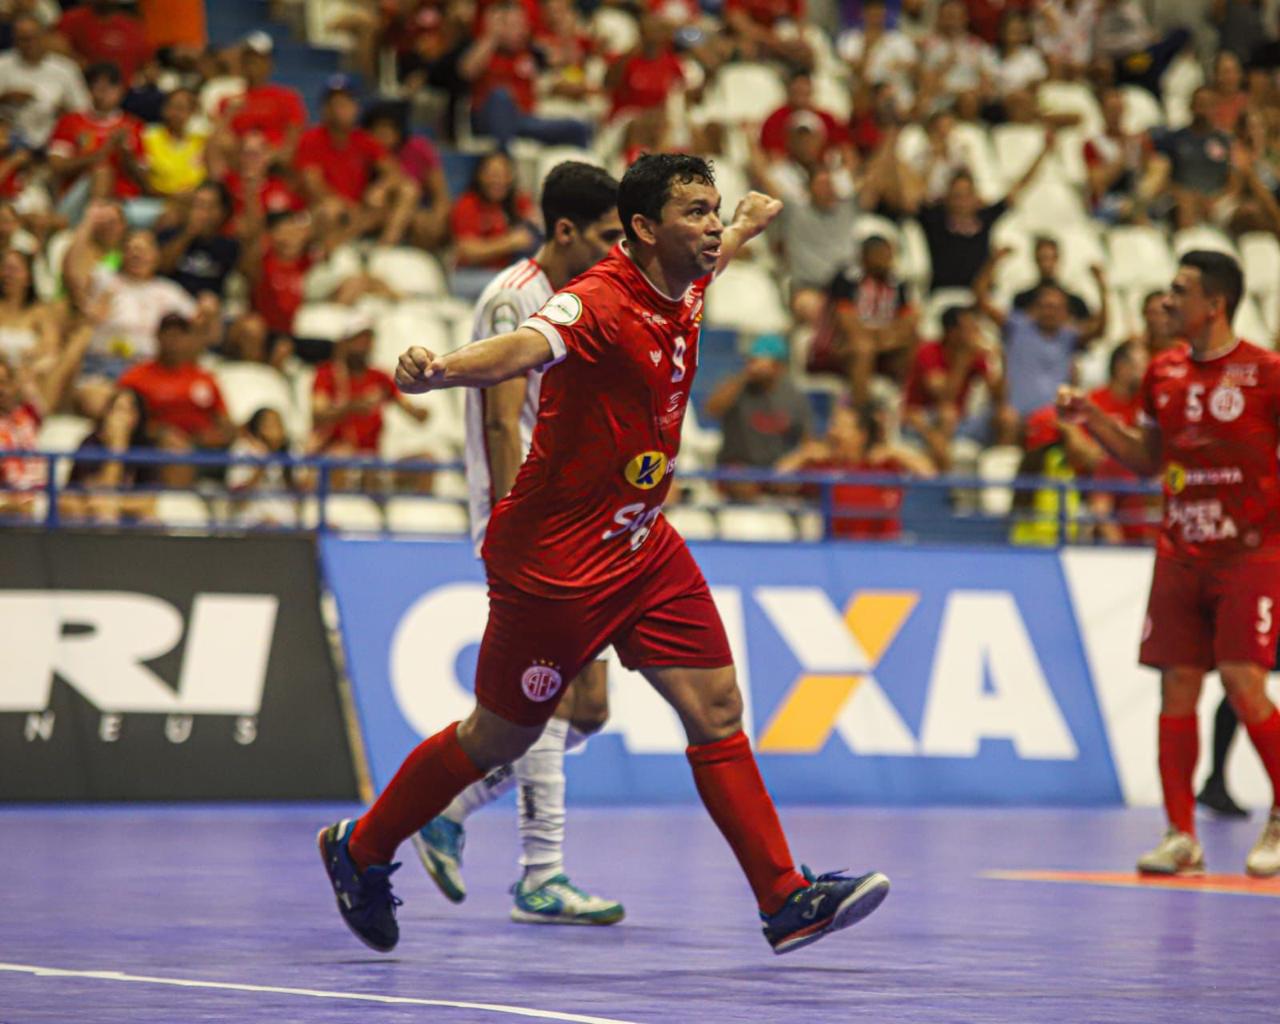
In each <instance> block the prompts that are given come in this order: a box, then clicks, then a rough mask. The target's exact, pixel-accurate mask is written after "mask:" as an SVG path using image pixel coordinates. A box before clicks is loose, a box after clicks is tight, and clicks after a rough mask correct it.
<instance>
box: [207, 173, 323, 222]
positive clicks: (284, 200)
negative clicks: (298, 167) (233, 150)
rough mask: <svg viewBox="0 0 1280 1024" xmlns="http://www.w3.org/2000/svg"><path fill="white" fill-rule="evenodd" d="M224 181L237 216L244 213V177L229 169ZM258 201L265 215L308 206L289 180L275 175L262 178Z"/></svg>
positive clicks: (302, 208) (303, 208)
mask: <svg viewBox="0 0 1280 1024" xmlns="http://www.w3.org/2000/svg"><path fill="white" fill-rule="evenodd" d="M222 183H223V184H224V185H226V186H227V191H228V192H230V193H231V207H232V209H233V210H234V211H235V214H236V216H237V217H238V216H240V214H242V213H244V207H245V194H244V179H243V178H241V177H240V175H239V174H237V173H236V172H235V171H228V172H227V176H226V177H225V178H224V179H223V180H222ZM258 203H259V205H260V206H261V207H262V213H263V216H266V215H267V214H271V213H283V212H284V211H286V210H289V211H297V210H305V209H306V208H307V203H306V200H305V199H303V198H302V196H300V195H298V193H297V192H295V191H294V190H293V189H292V188H291V187H290V186H289V183H288V182H287V181H285V180H284V179H283V178H275V177H271V178H264V179H262V184H261V185H260V186H259V187H258Z"/></svg>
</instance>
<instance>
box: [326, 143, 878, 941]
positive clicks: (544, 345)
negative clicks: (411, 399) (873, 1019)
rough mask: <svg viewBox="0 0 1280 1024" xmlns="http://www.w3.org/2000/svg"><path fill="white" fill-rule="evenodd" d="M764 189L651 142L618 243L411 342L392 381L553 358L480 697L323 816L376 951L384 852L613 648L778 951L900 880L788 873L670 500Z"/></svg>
mask: <svg viewBox="0 0 1280 1024" xmlns="http://www.w3.org/2000/svg"><path fill="white" fill-rule="evenodd" d="M781 206H782V204H781V203H780V202H778V201H777V200H774V199H770V198H769V197H768V196H764V195H761V194H759V193H751V194H749V195H748V196H747V197H746V198H745V199H744V200H743V201H742V202H741V203H740V204H739V206H738V209H737V211H736V212H735V214H734V219H733V222H732V223H731V224H730V225H729V226H728V227H725V226H724V225H723V224H722V223H721V221H720V215H719V207H720V196H719V193H718V192H717V191H716V188H715V179H714V175H713V173H712V169H711V167H710V165H709V164H707V163H706V162H705V161H703V160H701V159H698V158H697V157H692V156H684V155H674V154H663V155H651V156H644V157H641V158H640V159H639V160H637V161H636V162H635V163H634V164H633V165H632V166H631V168H630V169H629V170H628V171H627V173H626V176H625V177H624V178H623V180H622V183H621V185H620V187H619V190H618V214H619V217H620V219H621V221H622V225H623V229H624V230H625V232H626V236H627V237H626V241H625V242H624V243H622V244H621V245H619V246H618V247H617V248H615V249H614V250H613V252H612V253H611V254H610V255H609V256H608V257H606V258H605V259H604V260H602V261H601V262H600V263H598V264H596V266H595V267H594V268H592V269H591V270H589V271H587V272H586V273H585V274H583V275H582V276H581V277H579V278H577V279H575V280H574V281H573V282H571V283H570V284H569V285H568V286H566V287H565V288H564V289H562V290H561V291H559V292H557V293H556V294H555V295H553V296H552V297H551V299H549V300H548V301H547V304H546V305H545V306H543V308H542V309H541V311H540V312H538V313H537V314H536V315H534V316H533V317H531V318H529V319H528V320H526V321H525V322H524V323H523V324H521V325H520V326H519V327H518V328H517V329H516V330H514V331H512V332H510V333H508V334H501V335H498V336H497V337H494V338H489V339H486V340H483V341H477V342H473V343H472V344H470V345H467V346H465V347H463V348H461V349H459V350H458V351H456V352H452V353H449V354H448V355H444V356H436V355H434V354H432V353H431V352H428V351H427V350H425V349H423V348H418V347H414V348H411V349H409V350H408V351H407V352H405V353H404V354H403V355H402V356H401V357H400V364H399V366H398V367H397V370H396V383H397V384H398V385H399V387H400V388H401V389H402V390H404V391H407V392H411V393H419V392H424V391H432V390H435V389H438V388H446V387H488V386H491V385H493V384H496V383H497V382H499V381H502V380H506V379H508V378H511V377H516V376H519V375H522V374H524V373H526V372H528V371H529V370H531V369H536V368H540V367H541V368H545V372H544V374H543V380H542V396H541V404H540V411H539V416H538V421H537V426H536V427H535V428H534V433H533V442H532V447H531V449H530V453H529V456H528V458H527V459H526V460H525V462H524V464H523V465H522V466H521V468H520V472H519V474H518V475H517V477H516V482H515V486H514V487H513V488H512V490H511V493H510V494H509V495H508V496H507V497H506V498H504V499H503V500H502V501H501V502H499V503H498V505H497V506H496V508H495V509H494V511H493V514H492V517H491V519H490V522H489V528H488V533H487V535H486V539H485V545H484V550H483V557H484V562H485V566H486V570H487V572H488V576H489V622H488V626H487V628H486V630H485V634H484V639H483V640H482V642H481V645H480V656H479V662H478V665H477V668H476V700H477V705H476V708H475V710H474V711H472V713H471V714H470V715H469V716H468V717H467V719H466V721H464V722H461V723H454V724H453V725H450V726H449V727H447V728H446V729H443V730H442V731H441V732H439V733H437V734H436V735H435V736H432V737H430V738H429V739H427V740H425V741H424V742H423V743H422V744H420V745H419V746H418V747H417V749H415V750H414V751H413V752H412V753H411V754H410V755H409V756H408V758H406V760H405V762H404V764H403V765H402V766H401V768H400V770H399V771H398V772H397V773H396V776H395V778H393V779H392V780H391V783H390V784H389V785H388V786H387V788H386V789H385V790H384V791H383V793H382V795H381V796H380V797H379V798H378V800H377V802H376V803H375V804H374V805H373V807H372V808H370V809H369V811H368V812H367V813H366V814H365V815H364V816H363V817H361V818H360V819H359V820H358V821H354V822H352V821H342V822H339V823H338V824H336V825H333V826H331V827H329V828H327V829H325V830H324V831H322V832H321V833H320V837H319V843H320V852H321V856H322V858H323V860H324V864H325V869H326V871H327V872H328V874H329V878H330V881H331V883H332V885H333V889H334V893H335V895H336V896H337V900H338V909H339V912H340V913H341V914H342V917H343V919H344V920H345V921H346V923H347V925H348V927H350V928H351V930H352V931H353V932H354V933H355V934H356V935H357V936H358V937H359V938H360V939H361V940H363V941H364V942H365V943H366V944H368V945H369V946H371V947H373V948H374V949H378V950H384V951H385V950H389V949H391V948H393V947H394V946H395V944H396V942H397V940H398V938H399V929H398V926H397V924H396V919H395V906H396V905H397V904H398V902H399V901H398V899H397V898H396V897H395V896H394V895H392V893H391V885H390V875H391V873H392V872H393V871H394V870H395V869H396V867H397V866H398V865H395V864H392V863H390V862H391V859H392V857H393V856H394V854H395V851H396V848H397V847H398V846H399V844H400V843H401V842H402V841H404V840H405V839H407V838H408V837H409V836H410V835H411V834H412V833H414V832H415V831H416V830H418V829H419V828H421V827H422V826H423V825H424V824H426V822H427V821H429V820H430V819H432V818H433V817H435V816H436V815H437V814H439V813H440V811H441V810H442V809H443V808H444V807H445V805H446V804H448V803H449V801H450V800H451V799H452V798H453V797H454V796H455V795H456V794H457V793H458V792H460V791H461V790H462V789H463V787H465V786H468V785H470V784H471V783H472V782H474V781H476V780H477V779H479V778H481V777H482V776H483V775H484V774H485V773H486V772H487V771H489V770H491V769H492V768H494V767H496V766H498V765H500V764H505V763H507V762H509V761H513V760H515V759H516V758H517V757H519V756H520V755H521V754H522V753H523V752H524V751H525V750H526V749H527V748H528V747H529V745H530V744H531V743H532V742H533V741H534V740H535V739H536V738H537V737H538V735H539V733H540V732H541V731H542V727H543V725H544V724H545V723H546V721H547V719H548V718H550V716H551V714H552V712H553V711H554V710H555V707H556V703H557V701H558V699H559V697H560V694H561V691H562V688H563V685H564V680H566V679H571V678H573V677H574V676H575V675H576V674H577V673H578V672H579V671H580V670H581V669H582V667H583V666H584V665H586V664H587V663H588V662H589V661H591V659H593V658H594V657H595V656H596V654H597V653H598V652H599V651H600V650H601V649H602V648H604V647H605V646H606V645H609V644H612V645H613V647H614V649H615V650H616V651H617V653H618V656H619V658H620V659H621V661H622V663H623V664H624V665H626V666H627V667H629V668H633V669H637V670H639V671H640V672H642V673H643V674H644V676H645V677H646V678H647V679H648V680H649V682H650V683H651V684H652V685H653V687H654V688H655V689H656V690H657V691H658V692H659V693H660V694H661V695H662V696H663V697H664V698H665V699H666V700H667V702H668V703H670V704H671V706H672V707H673V708H674V709H675V711H676V712H677V714H678V715H679V716H680V720H681V722H682V724H683V725H684V728H685V732H686V734H687V735H688V738H689V744H690V745H689V748H688V752H687V753H688V758H689V762H690V765H691V766H692V768H693V775H694V781H695V783H696V785H697V789H698V793H699V795H700V796H701V797H702V801H703V803H704V804H705V805H706V807H707V810H708V811H709V812H710V814H711V817H712V819H713V820H714V821H715V823H716V825H717V826H718V827H719V828H720V831H721V832H722V833H723V835H724V836H725V839H726V840H728V842H729V845H730V847H732V849H733V852H734V854H735V855H736V856H737V858H738V862H739V864H740V865H741V866H742V869H743V871H744V873H745V874H746V876H747V880H748V881H749V883H750V885H751V888H752V890H753V892H754V894H755V897H756V901H757V903H758V905H759V907H760V913H761V916H762V918H763V920H764V922H765V926H764V934H765V938H766V939H767V940H768V942H769V944H770V945H771V946H772V947H773V949H774V951H775V952H777V953H785V952H788V951H790V950H792V949H796V948H799V947H800V946H802V945H804V944H806V943H809V942H812V941H814V940H816V939H818V938H821V937H822V936H823V935H825V934H827V933H828V932H832V931H835V930H837V929H840V928H844V927H847V926H849V925H851V924H853V923H855V922H856V921H858V920H861V919H862V918H863V917H865V916H866V915H867V914H869V913H871V911H872V910H874V909H875V908H876V907H877V906H878V905H879V904H880V902H881V901H882V900H883V899H884V897H885V895H886V894H887V892H888V889H889V880H888V879H887V878H885V876H884V875H882V874H879V873H878V872H871V873H869V874H866V875H862V876H860V877H857V878H850V877H846V876H844V875H841V874H837V873H831V874H827V875H821V876H818V877H816V878H815V877H814V876H813V875H812V874H810V873H809V872H808V871H807V870H805V871H804V873H801V872H800V871H797V870H796V868H795V866H794V863H793V861H792V859H791V854H790V851H789V850H788V848H787V841H786V837H785V836H784V835H783V832H782V827H781V825H780V824H779V822H778V816H777V813H776V811H775V810H774V807H773V803H772V801H771V799H770V798H769V794H768V793H767V792H766V790H765V788H764V783H763V781H762V779H761V778H760V772H759V770H758V769H757V767H756V763H755V758H754V756H753V754H752V752H751V746H750V744H749V742H748V741H747V737H746V735H745V733H743V731H742V718H741V716H742V696H741V694H740V693H739V691H738V684H737V677H736V675H735V672H734V667H733V659H732V655H731V654H730V652H729V645H728V641H727V640H726V637H725V632H724V627H723V625H722V624H721V621H720V617H719V614H718V613H717V611H716V607H715V604H714V602H713V601H712V598H711V593H710V590H709V589H708V587H707V584H706V581H705V580H704V579H703V577H702V573H701V572H700V571H699V569H698V567H697V565H696V564H695V562H694V561H693V558H692V557H691V556H690V554H689V551H688V549H687V548H686V547H685V544H684V541H683V540H681V538H680V536H679V535H678V534H677V533H676V532H675V530H673V529H672V528H671V526H670V525H669V524H668V523H667V521H666V519H665V518H663V516H662V504H663V501H664V500H665V499H666V496H667V492H668V490H669V489H670V486H671V475H672V472H673V469H674V463H675V458H676V453H677V451H678V449H679V444H680V426H681V422H682V420H683V418H684V410H685V405H686V404H687V402H688V396H689V388H690V385H691V383H692V381H693V375H694V373H695V371H696V370H697V363H698V336H699V331H700V322H701V319H702V306H703V295H704V292H705V290H706V288H707V285H708V284H709V283H710V282H711V280H712V279H713V278H714V276H715V274H716V273H717V272H718V271H719V270H720V269H721V268H722V267H724V266H725V265H726V264H727V263H728V262H729V260H731V259H732V258H733V256H734V254H735V253H736V252H737V251H738V250H739V249H740V248H741V247H742V246H743V245H744V244H745V243H746V242H748V241H749V240H750V239H752V238H753V237H755V236H756V235H758V234H759V233H760V232H761V231H763V230H764V228H765V227H766V226H767V225H768V224H769V222H770V221H772V220H773V219H774V217H776V216H777V214H778V212H779V210H780V209H781Z"/></svg>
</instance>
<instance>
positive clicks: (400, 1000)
mask: <svg viewBox="0 0 1280 1024" xmlns="http://www.w3.org/2000/svg"><path fill="white" fill-rule="evenodd" d="M0 971H9V972H10V973H13V974H31V975H34V976H35V977H37V978H88V979H90V980H92V981H130V982H134V983H136V984H142V985H170V986H173V987H174V988H212V989H223V990H225V991H230V992H265V993H267V994H270V995H279V996H307V997H309V998H311V999H345V1000H349V1001H352V1002H361V1003H394V1004H396V1005H401V1006H448V1007H452V1008H454V1009H458V1010H486V1011H488V1012H489V1013H506V1014H510V1015H511V1016H513V1017H537V1018H539V1019H540V1020H564V1021H570V1022H573V1024H637V1022H636V1021H626V1020H618V1019H616V1018H614V1017H587V1016H584V1015H583V1014H580V1013H557V1012H556V1011H554V1010H531V1009H528V1008H527V1007H523V1006H503V1005H502V1004H500V1003H459V1002H454V1001H453V1000H450V999H416V998H413V997H411V996H379V995H373V994H371V993H367V992H330V991H327V990H325V989H317V988H284V987H282V986H279V985H248V984H238V983H233V982H229V981H198V980H196V979H193V978H151V977H147V976H146V975H143V974H125V973H124V972H123V971H69V970H63V969H62V968H60V967H35V966H33V965H31V964H6V963H0Z"/></svg>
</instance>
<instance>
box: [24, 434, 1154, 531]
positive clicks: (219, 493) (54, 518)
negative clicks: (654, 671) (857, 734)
mask: <svg viewBox="0 0 1280 1024" xmlns="http://www.w3.org/2000/svg"><path fill="white" fill-rule="evenodd" d="M10 459H22V460H39V461H43V462H44V464H45V465H44V473H43V477H44V480H43V483H42V484H41V485H40V486H39V487H38V488H34V487H29V488H25V489H24V488H17V487H13V486H9V485H7V484H6V483H4V480H3V477H4V476H5V474H3V473H0V496H4V495H9V496H13V495H15V494H32V493H37V492H43V494H44V496H45V508H44V511H43V516H42V517H41V518H40V519H39V520H38V523H41V524H43V525H44V526H45V527H47V528H56V527H58V526H60V525H62V524H63V522H64V520H66V519H67V517H66V516H65V515H64V514H63V512H62V509H61V505H62V499H63V498H64V497H66V496H68V495H71V496H81V495H88V496H93V495H104V494H106V495H117V496H120V495H148V494H163V493H173V492H174V491H178V492H180V493H197V494H200V495H201V496H203V497H209V496H210V493H209V490H208V482H206V483H205V484H204V485H202V486H201V487H198V488H185V487H184V488H168V487H164V486H159V485H152V484H147V485H142V486H130V487H127V488H101V487H89V486H83V485H76V484H66V483H62V482H61V481H60V477H61V476H62V474H60V473H59V472H58V469H59V467H60V466H61V465H63V464H65V463H67V462H71V463H74V462H77V461H78V462H83V463H89V464H92V465H95V466H99V465H101V464H103V463H107V462H118V463H122V464H125V465H133V466H156V467H165V466H175V465H189V466H197V467H201V466H204V467H214V468H220V469H224V470H225V469H228V468H230V467H232V466H253V467H272V466H279V467H281V468H287V469H289V470H290V471H304V472H309V473H312V474H314V481H315V482H314V487H308V488H306V489H299V488H295V489H279V488H276V489H272V488H254V489H252V490H251V491H246V492H239V491H235V490H232V489H230V488H228V487H227V486H226V485H215V487H216V490H215V491H214V493H213V494H212V496H213V497H216V498H225V499H228V500H231V501H250V502H251V501H254V500H259V499H264V498H281V497H282V498H287V499H291V500H301V499H305V498H314V499H315V502H316V508H317V518H316V524H315V527H314V528H315V529H317V530H320V531H326V530H328V529H330V524H329V521H328V516H327V514H326V507H327V504H328V499H329V498H330V497H331V496H333V495H335V494H342V493H351V492H344V491H340V490H337V489H335V487H334V480H333V478H334V475H335V474H337V473H342V472H349V471H355V470H360V471H366V470H373V471H378V472H384V473H435V472H441V471H445V470H454V471H460V470H462V469H463V464H462V463H461V462H457V461H436V460H424V459H419V460H404V461H395V462H390V461H387V460H384V459H379V458H373V457H364V458H361V457H352V458H334V457H328V456H323V457H322V456H290V455H273V456H267V457H260V456H252V455H230V454H227V453H215V452H168V451H155V450H150V449H134V450H131V451H128V452H113V451H109V450H106V449H100V448H83V449H79V450H77V451H75V452H54V451H12V450H3V451H0V460H5V461H7V460H10ZM695 480H704V481H708V482H709V483H711V484H720V483H756V484H760V485H762V486H766V487H767V488H768V489H769V491H770V494H769V496H768V498H767V499H765V500H766V501H767V503H768V505H769V506H770V507H773V508H779V509H782V510H784V511H787V512H791V513H815V512H816V513H817V514H818V515H820V517H821V522H822V537H823V538H824V539H830V538H832V537H836V536H839V534H840V531H839V530H838V529H837V528H836V524H837V523H839V522H842V521H850V520H852V521H866V522H870V521H875V520H897V521H899V522H901V523H902V524H903V527H904V530H903V532H904V533H906V534H907V535H908V536H912V535H914V536H916V537H919V536H920V534H921V533H922V530H923V532H924V533H926V534H930V535H931V537H932V535H933V534H937V535H946V534H948V533H951V532H954V531H953V529H951V528H959V527H962V526H964V525H966V524H967V525H969V526H974V525H980V526H983V527H985V528H986V533H985V534H984V537H983V538H982V539H986V540H988V541H990V540H994V539H1001V540H1007V539H1008V536H1007V533H1008V530H1010V529H1012V528H1013V527H1014V526H1015V524H1018V523H1036V524H1039V525H1040V526H1041V527H1051V528H1052V533H1053V540H1052V543H1055V544H1058V545H1061V544H1064V543H1070V542H1071V541H1072V540H1073V537H1074V536H1075V535H1078V534H1079V533H1081V531H1082V528H1083V532H1084V533H1085V534H1088V532H1089V529H1090V528H1091V527H1095V526H1099V525H1102V524H1106V523H1115V524H1118V525H1122V526H1130V525H1149V524H1152V523H1154V522H1156V521H1157V520H1156V519H1154V518H1153V517H1152V513H1151V511H1150V510H1149V509H1142V510H1138V511H1137V512H1134V511H1132V510H1121V511H1118V512H1116V513H1115V514H1114V515H1110V516H1098V515H1094V514H1093V513H1092V512H1090V511H1088V510H1087V509H1086V508H1084V507H1082V506H1083V504H1084V503H1083V502H1082V501H1074V502H1073V500H1072V499H1073V498H1077V499H1083V498H1084V497H1085V496H1087V495H1089V494H1091V493H1094V492H1102V493H1106V494H1111V495H1116V496H1121V495H1143V496H1146V497H1148V498H1150V497H1154V496H1157V495H1159V494H1160V488H1159V486H1158V485H1157V484H1156V483H1154V482H1151V481H1133V480H1091V479H1087V478H1084V479H1059V478H1046V477H1035V476H1019V477H1015V478H1013V479H1009V480H989V479H986V478H982V477H974V476H961V475H947V476H940V477H934V478H929V479H924V478H920V477H912V476H906V475H902V474H890V473H878V472H843V471H836V470H821V471H803V472H794V473H777V472H773V471H770V470H759V469H710V470H694V471H687V472H686V471H683V470H682V471H681V472H680V474H679V476H678V477H677V480H676V482H675V488H674V489H673V495H675V494H677V492H679V491H680V490H681V489H682V488H683V489H686V490H687V489H688V488H689V485H690V483H691V482H692V481H695ZM847 487H857V488H868V489H872V490H879V491H888V492H890V493H892V494H893V495H894V496H895V499H894V500H892V501H889V502H885V503H882V504H881V505H880V506H874V505H868V504H863V503H861V502H859V503H857V504H852V505H851V504H843V503H842V501H841V489H842V488H847ZM992 490H995V491H1001V492H1006V493H1009V492H1012V493H1013V494H1015V495H1016V494H1020V493H1021V494H1024V495H1037V494H1038V495H1041V496H1042V497H1043V496H1045V495H1052V499H1051V500H1049V501H1047V502H1042V503H1043V504H1046V505H1048V506H1051V507H1052V511H1051V512H1046V511H1044V510H1042V509H1037V508H1036V507H1034V503H1033V507H1030V508H1019V507H1017V503H1016V502H1014V503H1012V506H1013V507H1011V508H1010V510H1009V511H1008V512H989V511H986V510H984V508H983V503H982V501H981V499H980V497H979V496H980V495H981V494H983V493H984V492H987V491H992ZM356 493H364V494H366V495H367V496H370V497H372V498H374V499H375V500H382V499H385V498H392V497H394V498H397V499H399V498H415V497H418V498H423V499H428V500H434V501H440V500H442V499H441V498H440V496H439V495H434V494H416V493H413V492H403V491H396V492H384V491H382V490H368V489H366V490H364V491H360V492H356ZM443 500H450V499H443ZM457 500H458V502H459V504H461V499H457ZM670 504H672V505H677V506H679V507H684V508H700V509H705V510H707V511H711V512H716V511H720V510H722V509H724V508H726V507H731V506H732V505H734V504H735V503H734V502H731V501H728V500H725V501H715V502H713V503H708V502H705V501H704V502H698V501H696V500H693V501H690V500H678V499H676V498H674V497H673V499H672V500H671V502H670ZM921 506H923V508H922V507H921ZM215 518H216V517H215ZM228 518H234V517H228ZM70 521H72V522H75V523H77V524H80V523H83V522H85V521H84V520H70ZM0 522H4V523H6V524H8V525H12V524H14V523H15V522H24V523H25V524H26V525H31V524H32V522H33V520H32V519H30V518H27V519H25V520H18V519H16V518H14V517H9V518H7V519H5V518H3V517H0ZM124 525H127V526H137V525H141V524H124ZM210 528H211V529H213V530H225V529H234V530H242V529H244V526H243V524H239V523H235V522H231V521H227V522H211V524H210ZM280 528H282V529H293V530H298V529H309V528H308V527H303V526H287V525H285V526H282V527H280ZM1002 531H1003V533H1002ZM961 532H962V533H963V531H961ZM932 539H936V537H932ZM969 539H973V538H972V537H970V538H969Z"/></svg>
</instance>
